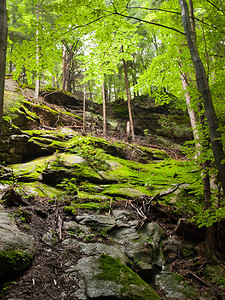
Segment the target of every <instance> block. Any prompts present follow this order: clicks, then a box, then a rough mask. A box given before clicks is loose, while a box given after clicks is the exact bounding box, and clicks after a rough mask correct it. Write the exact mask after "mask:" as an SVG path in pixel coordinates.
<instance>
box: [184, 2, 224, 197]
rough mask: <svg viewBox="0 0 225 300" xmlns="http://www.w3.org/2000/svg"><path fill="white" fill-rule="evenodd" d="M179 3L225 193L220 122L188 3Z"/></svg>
mask: <svg viewBox="0 0 225 300" xmlns="http://www.w3.org/2000/svg"><path fill="white" fill-rule="evenodd" d="M179 3H180V8H181V15H182V23H183V28H184V33H185V36H186V40H187V43H188V48H189V52H190V55H191V59H192V61H193V63H194V66H195V70H196V75H197V79H198V83H199V87H200V91H201V95H202V99H203V105H204V109H205V114H206V118H207V121H208V125H209V132H210V139H211V144H212V150H213V155H214V157H215V161H216V165H217V168H218V174H219V180H220V182H221V184H222V187H223V192H224V193H225V164H222V161H223V160H224V159H225V155H224V151H223V146H222V142H221V134H220V132H219V130H218V121H217V117H216V113H215V109H214V105H213V102H212V95H211V91H210V88H209V84H208V80H207V77H206V72H205V68H204V66H203V63H202V60H201V58H200V56H199V53H198V49H197V46H196V42H195V39H194V34H193V31H192V30H191V24H190V19H189V12H188V6H187V2H186V0H179Z"/></svg>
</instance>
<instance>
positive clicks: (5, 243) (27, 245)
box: [0, 206, 35, 277]
mask: <svg viewBox="0 0 225 300" xmlns="http://www.w3.org/2000/svg"><path fill="white" fill-rule="evenodd" d="M34 253H35V249H34V239H33V238H32V237H31V236H29V235H27V234H25V233H23V232H21V231H20V230H19V229H18V228H17V226H16V224H15V222H14V220H13V218H12V216H10V215H9V214H8V213H7V212H5V211H4V209H3V207H2V206H0V266H1V267H0V277H2V276H3V275H5V274H8V273H12V272H17V271H21V270H23V269H25V268H27V267H28V266H29V265H30V264H31V262H32V259H33V256H34Z"/></svg>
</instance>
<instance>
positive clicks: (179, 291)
mask: <svg viewBox="0 0 225 300" xmlns="http://www.w3.org/2000/svg"><path fill="white" fill-rule="evenodd" d="M156 285H157V287H158V288H160V289H161V290H163V291H164V292H165V294H166V296H168V297H171V298H175V299H180V300H182V299H183V300H186V299H198V293H197V291H196V290H195V289H194V288H193V287H192V286H191V285H190V284H189V283H188V282H187V281H186V280H185V279H184V277H182V276H181V275H178V274H175V273H172V272H169V271H167V272H165V273H161V274H158V275H156Z"/></svg>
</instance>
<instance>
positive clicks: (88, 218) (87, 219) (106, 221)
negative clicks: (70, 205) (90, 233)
mask: <svg viewBox="0 0 225 300" xmlns="http://www.w3.org/2000/svg"><path fill="white" fill-rule="evenodd" d="M76 221H77V222H78V223H80V224H82V225H87V226H90V227H92V228H93V229H102V228H105V229H111V228H113V227H114V226H116V221H115V219H114V218H112V217H109V216H105V215H88V214H84V215H82V216H81V215H80V216H76Z"/></svg>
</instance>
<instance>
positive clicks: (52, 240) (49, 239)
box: [42, 230, 58, 247]
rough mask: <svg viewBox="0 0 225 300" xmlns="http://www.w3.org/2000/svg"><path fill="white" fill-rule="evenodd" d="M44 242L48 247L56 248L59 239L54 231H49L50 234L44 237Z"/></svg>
mask: <svg viewBox="0 0 225 300" xmlns="http://www.w3.org/2000/svg"><path fill="white" fill-rule="evenodd" d="M42 241H43V242H44V243H45V244H46V245H48V246H50V247H54V246H55V245H56V244H57V243H58V238H57V236H56V234H55V233H54V232H53V231H52V230H49V231H48V232H46V233H45V234H44V235H43V237H42Z"/></svg>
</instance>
